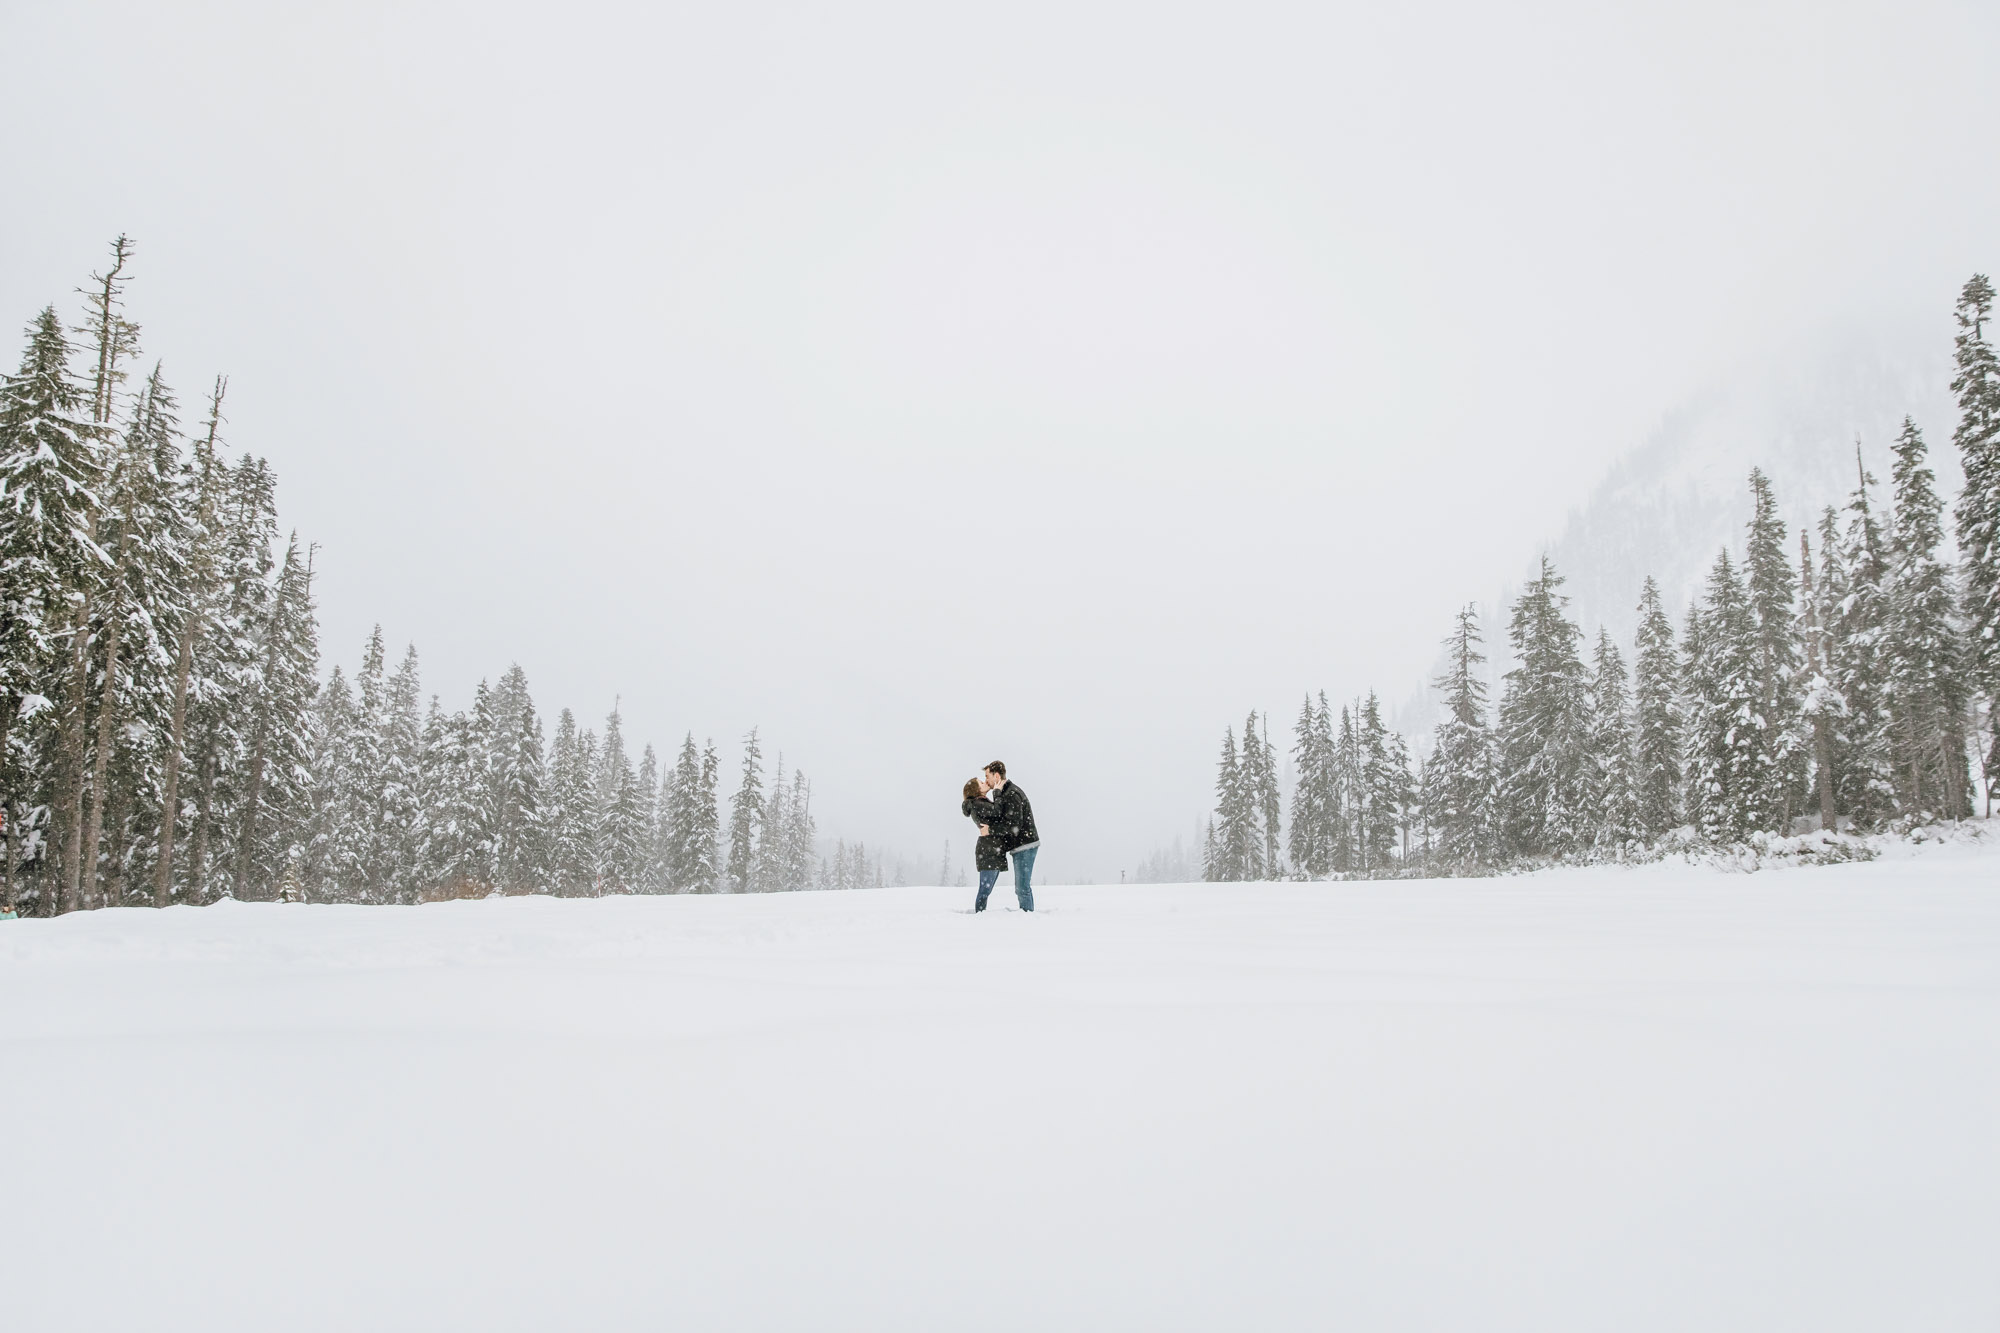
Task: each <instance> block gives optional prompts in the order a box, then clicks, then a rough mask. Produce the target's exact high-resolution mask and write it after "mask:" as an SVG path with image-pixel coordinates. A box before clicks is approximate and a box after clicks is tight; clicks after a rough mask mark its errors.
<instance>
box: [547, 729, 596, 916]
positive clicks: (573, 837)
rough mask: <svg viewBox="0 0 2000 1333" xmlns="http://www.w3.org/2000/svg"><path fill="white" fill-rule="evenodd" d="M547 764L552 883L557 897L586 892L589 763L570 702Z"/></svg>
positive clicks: (589, 802) (589, 847)
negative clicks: (569, 707) (585, 756)
mask: <svg viewBox="0 0 2000 1333" xmlns="http://www.w3.org/2000/svg"><path fill="white" fill-rule="evenodd" d="M547 768H548V776H549V785H548V794H547V796H546V798H545V799H544V800H543V802H542V812H543V818H544V821H545V827H546V836H547V840H548V841H547V847H548V880H547V886H548V888H549V890H550V891H551V892H553V893H555V894H556V895H557V896H558V897H565V898H575V897H581V896H582V895H583V894H584V893H585V892H587V891H588V889H589V885H590V870H591V846H590V807H591V783H590V769H589V765H588V764H587V763H586V762H585V758H584V755H583V745H582V738H581V737H580V736H578V735H577V731H576V715H575V714H574V713H572V712H570V710H569V709H567V708H565V709H563V710H562V712H561V713H559V714H557V716H556V730H555V735H553V736H552V737H550V739H549V755H548V764H547Z"/></svg>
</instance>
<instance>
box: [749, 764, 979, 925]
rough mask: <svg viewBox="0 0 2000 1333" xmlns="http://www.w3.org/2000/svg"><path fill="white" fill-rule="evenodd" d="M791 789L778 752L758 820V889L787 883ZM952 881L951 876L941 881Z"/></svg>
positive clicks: (947, 863)
mask: <svg viewBox="0 0 2000 1333" xmlns="http://www.w3.org/2000/svg"><path fill="white" fill-rule="evenodd" d="M791 812H792V789H791V785H790V784H789V783H788V782H787V781H786V779H785V756H784V753H783V752H782V751H780V752H779V754H778V761H777V763H775V764H773V765H772V766H771V790H770V791H769V792H768V793H766V794H765V796H764V800H763V803H762V810H761V811H760V813H759V816H758V820H757V851H756V854H755V855H754V856H753V857H752V858H751V867H752V870H753V871H754V875H755V882H756V891H757V892H758V893H778V892H781V891H783V890H784V889H785V888H786V887H787V885H786V883H785V874H786V868H785V845H786V832H787V823H786V821H787V820H789V819H790V818H791ZM950 865H951V844H950V843H949V842H947V843H946V844H945V866H946V868H947V873H948V872H949V868H950ZM940 883H949V880H943V881H940Z"/></svg>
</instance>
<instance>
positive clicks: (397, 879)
mask: <svg viewBox="0 0 2000 1333" xmlns="http://www.w3.org/2000/svg"><path fill="white" fill-rule="evenodd" d="M384 704H385V707H384V709H383V714H382V720H381V727H382V731H381V735H380V737H379V739H378V741H377V745H378V748H379V751H380V762H381V776H380V782H381V787H380V793H381V794H380V796H379V797H378V798H377V810H378V817H379V819H380V823H379V824H377V826H376V829H375V836H374V838H373V839H372V840H371V841H372V844H373V847H372V850H371V852H370V864H371V865H373V866H375V867H377V869H376V874H377V875H378V876H379V879H378V881H377V883H378V885H379V890H378V893H379V898H378V900H379V901H382V902H392V903H414V902H417V901H419V900H420V896H421V892H422V874H421V871H420V869H419V866H418V863H417V854H418V850H419V847H420V845H421V839H422V837H423V803H422V767H423V716H422V712H421V709H422V707H423V682H422V680H421V679H420V678H419V675H418V670H417V646H416V645H415V644H411V645H409V646H408V647H407V648H406V649H405V650H404V652H403V660H402V663H401V664H400V665H398V666H397V668H396V670H395V671H394V672H393V673H391V674H390V676H389V678H388V681H387V684H386V698H385V700H384Z"/></svg>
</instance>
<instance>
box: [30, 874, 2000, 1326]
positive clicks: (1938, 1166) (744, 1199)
mask: <svg viewBox="0 0 2000 1333" xmlns="http://www.w3.org/2000/svg"><path fill="white" fill-rule="evenodd" d="M1995 842H1996V844H2000V840H1995ZM969 897H970V894H969V892H968V891H964V890H958V889H949V890H940V889H891V890H882V891H875V892H867V893H848V894H810V895H805V894H801V895H784V896H776V897H769V898H748V899H729V898H694V899H689V898H671V899H658V898H654V899H632V898H625V899H607V900H598V901H562V902H558V901H550V900H546V899H515V900H507V901H488V902H470V903H452V904H441V905H437V906H432V907H424V908H416V909H399V908H342V907H310V906H308V907H298V906H277V905H256V906H246V905H225V906H222V907H218V908H209V909H202V910H194V909H182V908H175V909H172V910H169V911H165V912H149V911H120V912H100V913H92V914H85V915H79V916H73V917H68V918H64V919H61V920H57V921H20V922H7V923H0V1014H4V1015H5V1024H4V1033H0V1043H4V1045H0V1080H4V1088H5V1094H6V1105H7V1106H8V1108H9V1115H8V1118H7V1122H6V1123H7V1128H8V1131H9V1132H8V1135H7V1139H8V1142H7V1146H6V1148H5V1150H4V1151H0V1200H4V1202H5V1208H4V1210H0V1226H4V1228H5V1232H4V1235H0V1245H4V1250H0V1266H4V1278H0V1286H4V1295H0V1308H4V1311H5V1317H4V1320H0V1323H4V1324H5V1326H6V1327H8V1328H10V1329H21V1330H36V1331H37V1333H52V1331H55V1330H69V1329H119V1330H128V1329H146V1330H181V1329H187V1330H194V1329H200V1330H205V1331H209V1333H213V1331H216V1330H238V1329H241V1330H260V1331H261V1330H270V1329H284V1330H287V1333H303V1331H305V1330H354V1329H370V1330H383V1329H409V1330H438V1329H469V1330H501V1329H557V1328H562V1329H591V1330H600V1329H648V1330H654V1329H702V1330H720V1329H755V1330H808V1329H810V1330H830V1329H855V1330H871V1331H874V1333H880V1331H882V1330H922V1331H923V1333H935V1331H936V1330H941V1329H950V1330H953V1331H954V1333H963V1331H964V1330H988V1329H991V1330H1003V1329H1004V1330H1018V1329H1031V1328H1032V1329H1060V1330H1068V1329H1076V1330H1092V1331H1093V1333H1095V1331H1099V1330H1122V1329H1134V1330H1140V1329H1143V1330H1164V1329H1188V1330H1197V1329H1199V1330H1217V1329H1256V1330H1275V1329H1313V1330H1324V1329H1330V1328H1339V1329H1438V1330H1453V1331H1454V1333H1462V1331H1464V1330H1491V1329H1520V1330H1535V1331H1536V1333H1547V1331H1548V1330H1567V1329H1576V1330H1584V1329H1590V1330H1603V1329H1616V1330H1620V1333H1633V1331H1635V1330H1651V1329H1660V1330H1666V1329H1674V1330H1682V1329H1692V1328H1700V1329H1755V1330H1760V1331H1766V1333H1768V1331H1770V1330H1784V1329H1799V1330H1812V1331H1813V1333H1827V1331H1828V1330H1838V1329H1856V1330H1861V1329H1867V1330H1880V1329H1890V1328H1897V1329H1917V1328H1922V1329H1927V1330H1939V1329H1992V1328H1994V1327H2000V1281H1996V1279H1995V1276H1994V1275H1995V1271H1996V1270H1995V1264H1994V1255H1996V1254H2000V1130H1996V1126H2000V845H1992V846H1988V845H1957V846H1947V847H1940V848H1932V849H1927V850H1925V851H1923V852H1922V853H1921V854H1917V853H1914V852H1905V853H1901V854H1895V855H1892V856H1890V857H1885V858H1884V859H1883V860H1880V861H1876V862H1873V863H1869V864H1856V865H1847V866H1836V867H1827V868H1818V869H1786V870H1779V871H1774V872H1770V871H1767V872H1764V873H1759V874H1756V875H1727V874H1720V873H1717V872H1715V871H1712V870H1703V869H1699V868H1692V867H1687V866H1674V865H1658V866H1652V867H1647V868H1644V869H1640V870H1619V869H1593V870H1576V871H1564V872H1553V873H1547V874H1542V875H1537V876H1529V877H1523V878H1515V879H1506V880H1497V881H1496V880H1486V881H1458V882H1414V883H1393V884H1353V885H1251V886H1241V885H1237V886H1198V885H1197V886H1180V887H1171V888H1161V887H1144V888H1109V887H1106V888H1078V889H1064V888H1057V887H1051V888H1048V889H1045V890H1043V891H1042V894H1041V897H1042V901H1043V902H1044V903H1045V905H1046V907H1047V908H1049V909H1051V910H1047V911H1045V912H1043V913H1041V914H1039V915H1036V916H1033V917H1028V916H1023V915H1020V914H1018V913H1008V912H993V913H988V914H987V915H986V916H983V917H974V916H969V915H963V914H961V913H960V911H959V910H956V909H961V908H963V907H964V906H965V905H966V900H967V899H968V898H969Z"/></svg>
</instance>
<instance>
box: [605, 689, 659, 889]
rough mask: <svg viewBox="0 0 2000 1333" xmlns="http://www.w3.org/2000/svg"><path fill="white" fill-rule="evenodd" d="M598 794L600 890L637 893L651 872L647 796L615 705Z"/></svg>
mask: <svg viewBox="0 0 2000 1333" xmlns="http://www.w3.org/2000/svg"><path fill="white" fill-rule="evenodd" d="M596 779H597V782H596V787H597V790H596V796H595V801H594V803H593V804H594V808H595V812H596V822H597V833H596V836H595V838H594V839H593V844H594V847H595V850H596V853H597V865H596V876H595V878H596V883H597V889H596V891H597V892H598V893H600V894H604V893H634V892H637V891H638V890H639V888H640V887H641V884H642V881H643V880H644V878H645V873H646V860H647V856H646V819H645V805H646V803H647V802H646V801H645V800H644V799H642V798H641V796H640V792H639V781H638V777H637V775H636V774H635V773H633V771H632V759H631V756H630V755H628V754H627V753H626V752H625V723H624V719H623V717H622V716H621V715H620V712H619V708H618V706H617V705H616V704H614V705H613V706H612V709H611V714H610V716H608V717H606V718H605V719H604V741H603V745H602V747H601V748H600V749H599V751H598V756H597V774H596Z"/></svg>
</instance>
